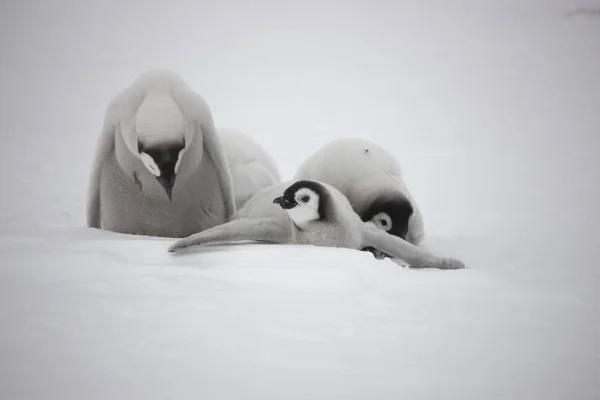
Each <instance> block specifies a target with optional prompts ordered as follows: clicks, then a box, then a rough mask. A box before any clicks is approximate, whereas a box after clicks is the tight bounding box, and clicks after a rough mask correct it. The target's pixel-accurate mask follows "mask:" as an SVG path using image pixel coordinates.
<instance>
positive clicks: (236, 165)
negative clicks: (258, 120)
mask: <svg viewBox="0 0 600 400" xmlns="http://www.w3.org/2000/svg"><path fill="white" fill-rule="evenodd" d="M219 135H220V137H221V141H222V143H223V149H224V150H225V155H226V157H227V162H228V163H229V168H230V169H231V176H232V179H233V192H234V197H235V206H236V209H240V208H242V206H243V205H244V203H245V202H246V201H248V199H250V198H251V197H252V196H253V195H254V194H256V192H258V191H259V190H260V189H263V188H265V187H269V186H271V185H274V184H275V183H278V182H281V177H280V174H279V171H278V170H277V166H276V165H275V162H274V161H273V158H272V157H271V155H270V154H269V153H268V152H267V151H266V150H265V149H264V148H263V147H262V146H261V145H260V144H259V143H258V142H257V141H256V140H254V139H252V138H251V137H250V136H248V135H246V134H244V133H242V132H239V131H236V130H232V129H219Z"/></svg>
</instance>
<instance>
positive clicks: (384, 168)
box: [294, 138, 424, 245]
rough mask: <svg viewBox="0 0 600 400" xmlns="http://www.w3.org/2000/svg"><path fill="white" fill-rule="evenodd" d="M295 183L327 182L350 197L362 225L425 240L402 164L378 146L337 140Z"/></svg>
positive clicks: (301, 168) (301, 170) (317, 154)
mask: <svg viewBox="0 0 600 400" xmlns="http://www.w3.org/2000/svg"><path fill="white" fill-rule="evenodd" d="M294 179H308V180H316V181H320V182H324V183H328V184H330V185H332V186H333V187H335V188H336V189H338V190H339V191H340V192H342V194H343V195H344V196H346V197H347V198H348V200H349V201H350V204H352V208H353V209H354V211H355V212H356V213H358V215H359V216H360V217H361V219H362V220H363V221H365V222H366V221H371V222H373V223H374V224H375V225H376V226H377V227H378V228H380V229H382V230H383V231H385V232H388V233H390V234H392V235H395V236H398V237H400V238H402V239H405V240H407V241H409V242H410V243H412V244H415V245H418V244H420V243H421V242H422V240H423V237H424V226H423V218H422V215H421V212H420V210H419V207H418V205H417V203H416V202H415V200H414V198H413V197H412V195H411V194H410V192H409V190H408V188H407V187H406V184H405V183H404V181H403V179H402V171H401V169H400V165H399V164H398V162H397V161H396V160H395V159H394V157H393V156H392V155H391V154H390V153H389V152H388V151H387V150H385V149H384V148H383V147H381V146H379V145H377V144H375V143H373V142H370V141H368V140H364V139H359V138H342V139H336V140H333V141H331V142H329V143H328V144H326V145H325V146H323V147H322V148H321V149H319V150H318V151H316V152H315V153H314V154H313V155H311V156H310V157H308V158H307V159H306V160H305V161H304V162H303V163H302V164H301V165H300V166H299V167H298V169H297V171H296V174H295V176H294Z"/></svg>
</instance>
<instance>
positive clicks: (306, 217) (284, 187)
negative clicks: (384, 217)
mask: <svg viewBox="0 0 600 400" xmlns="http://www.w3.org/2000/svg"><path fill="white" fill-rule="evenodd" d="M245 240H256V241H265V242H271V243H289V244H310V245H314V246H325V247H344V248H350V249H356V250H363V249H364V248H365V247H372V248H374V249H377V250H378V251H380V252H382V253H385V254H386V255H388V256H390V257H394V258H398V259H401V260H403V261H405V262H407V263H408V264H410V265H411V266H413V267H418V268H440V269H460V268H464V264H463V263H462V262H461V261H459V260H456V259H453V258H446V257H438V256H435V255H433V254H430V253H429V252H427V251H425V250H424V249H422V248H419V247H417V246H415V245H413V244H411V243H409V242H407V241H405V240H403V239H401V238H399V237H398V236H394V235H390V234H389V233H387V232H385V231H383V230H382V229H380V228H378V227H377V226H375V224H373V223H372V222H370V221H369V222H363V221H362V220H361V219H360V217H359V216H358V214H356V212H355V211H354V210H353V209H352V206H351V205H350V203H349V202H348V199H347V198H346V197H345V196H344V195H343V194H341V193H340V192H339V191H338V190H337V189H335V188H334V187H333V186H330V185H328V184H326V183H322V182H316V181H309V180H301V181H296V182H293V183H290V182H283V183H279V184H276V185H273V186H271V187H268V188H265V189H262V190H260V191H259V192H258V193H257V194H256V195H255V196H254V197H252V198H251V199H250V200H249V201H248V202H247V203H246V205H245V206H244V207H243V208H242V209H241V210H239V211H238V213H237V214H236V215H235V217H234V219H233V220H232V221H230V222H228V223H225V224H223V225H220V226H216V227H214V228H211V229H208V230H206V231H204V232H200V233H197V234H194V235H191V236H189V237H187V238H184V239H180V240H178V241H177V242H175V243H174V244H173V245H171V246H170V247H169V251H170V252H176V251H180V250H184V249H187V248H190V247H195V246H201V245H209V244H223V243H230V242H235V241H245Z"/></svg>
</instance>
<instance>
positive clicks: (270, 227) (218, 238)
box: [169, 218, 291, 253]
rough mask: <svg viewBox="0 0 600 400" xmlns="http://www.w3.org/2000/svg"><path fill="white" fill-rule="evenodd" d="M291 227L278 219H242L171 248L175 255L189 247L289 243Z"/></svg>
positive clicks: (209, 230) (201, 233)
mask: <svg viewBox="0 0 600 400" xmlns="http://www.w3.org/2000/svg"><path fill="white" fill-rule="evenodd" d="M290 239H291V232H290V229H289V225H287V224H285V223H284V222H283V221H281V220H279V219H276V218H240V219H236V220H233V221H229V222H227V223H224V224H222V225H217V226H214V227H212V228H210V229H207V230H205V231H202V232H199V233H195V234H193V235H190V236H188V237H186V238H183V239H180V240H178V241H177V242H175V243H174V244H173V245H171V246H170V247H169V252H171V253H173V252H176V251H179V250H183V249H186V248H189V247H195V246H202V245H209V244H224V243H230V242H237V241H242V240H257V241H265V242H271V243H288V242H289V241H290Z"/></svg>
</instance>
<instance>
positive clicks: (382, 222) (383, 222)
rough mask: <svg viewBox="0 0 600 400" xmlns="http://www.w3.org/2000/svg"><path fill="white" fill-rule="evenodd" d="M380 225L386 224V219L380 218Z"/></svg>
mask: <svg viewBox="0 0 600 400" xmlns="http://www.w3.org/2000/svg"><path fill="white" fill-rule="evenodd" d="M380 222H381V226H387V224H388V223H387V221H386V220H385V219H382V220H381V221H380Z"/></svg>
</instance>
